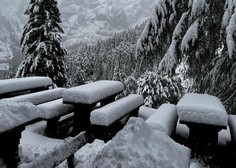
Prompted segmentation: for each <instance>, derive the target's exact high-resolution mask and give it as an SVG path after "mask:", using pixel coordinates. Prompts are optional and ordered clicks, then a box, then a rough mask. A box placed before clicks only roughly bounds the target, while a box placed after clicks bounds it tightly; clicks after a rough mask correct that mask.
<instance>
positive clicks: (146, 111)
mask: <svg viewBox="0 0 236 168" xmlns="http://www.w3.org/2000/svg"><path fill="white" fill-rule="evenodd" d="M156 110H157V109H154V108H150V107H146V106H141V107H139V110H138V116H139V117H141V118H142V119H144V120H146V119H147V118H148V117H150V116H151V115H152V114H153V113H154V112H155V111H156Z"/></svg>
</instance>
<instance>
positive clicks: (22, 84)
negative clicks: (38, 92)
mask: <svg viewBox="0 0 236 168" xmlns="http://www.w3.org/2000/svg"><path fill="white" fill-rule="evenodd" d="M49 85H52V80H51V79H50V78H48V77H40V76H34V77H25V78H14V79H4V80H0V94H3V93H8V92H15V91H21V90H27V89H33V88H37V87H45V86H49Z"/></svg>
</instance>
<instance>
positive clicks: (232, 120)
mask: <svg viewBox="0 0 236 168" xmlns="http://www.w3.org/2000/svg"><path fill="white" fill-rule="evenodd" d="M229 129H230V134H231V142H232V143H233V144H235V145H236V115H229Z"/></svg>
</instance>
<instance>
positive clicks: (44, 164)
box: [19, 132, 87, 168]
mask: <svg viewBox="0 0 236 168" xmlns="http://www.w3.org/2000/svg"><path fill="white" fill-rule="evenodd" d="M86 143H87V136H86V133H85V132H81V133H80V134H79V135H77V136H75V137H69V138H68V139H66V140H65V141H64V142H63V143H62V144H60V145H58V146H57V147H55V148H54V149H53V150H52V151H50V152H47V153H45V154H43V155H41V156H39V157H37V158H36V159H34V160H33V161H32V162H30V163H22V164H21V165H19V168H36V167H37V168H51V167H55V166H57V165H59V164H60V163H62V162H63V161H64V160H67V164H68V167H69V168H74V167H75V165H74V162H73V158H74V153H75V152H76V151H78V150H79V149H80V148H81V147H82V146H84V145H85V144H86Z"/></svg>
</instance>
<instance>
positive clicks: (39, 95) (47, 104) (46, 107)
mask: <svg viewBox="0 0 236 168" xmlns="http://www.w3.org/2000/svg"><path fill="white" fill-rule="evenodd" d="M64 90H65V88H55V89H50V90H45V91H40V92H34V93H29V94H24V95H19V96H15V97H11V98H5V99H2V101H14V102H30V103H32V104H34V105H37V106H36V107H37V109H39V110H40V116H39V117H40V118H42V119H44V120H46V121H47V127H46V130H45V133H46V134H47V135H48V136H50V137H55V136H56V135H57V123H58V121H59V119H60V117H61V116H63V115H66V114H68V113H72V112H73V111H74V106H73V105H69V104H63V102H62V93H63V91H64Z"/></svg>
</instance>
